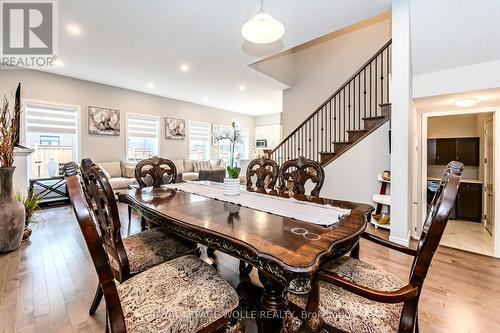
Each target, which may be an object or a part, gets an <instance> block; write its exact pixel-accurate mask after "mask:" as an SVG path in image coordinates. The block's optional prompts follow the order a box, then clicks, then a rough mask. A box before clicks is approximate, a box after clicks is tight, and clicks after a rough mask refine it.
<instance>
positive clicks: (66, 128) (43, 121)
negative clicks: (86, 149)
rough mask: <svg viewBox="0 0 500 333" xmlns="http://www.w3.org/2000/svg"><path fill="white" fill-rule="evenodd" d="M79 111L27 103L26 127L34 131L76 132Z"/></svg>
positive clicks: (29, 130)
mask: <svg viewBox="0 0 500 333" xmlns="http://www.w3.org/2000/svg"><path fill="white" fill-rule="evenodd" d="M76 124H77V112H76V110H74V109H68V108H58V107H56V106H45V105H37V104H27V105H26V128H27V131H28V132H32V133H33V132H34V133H57V134H61V133H63V134H76V133H77V130H76Z"/></svg>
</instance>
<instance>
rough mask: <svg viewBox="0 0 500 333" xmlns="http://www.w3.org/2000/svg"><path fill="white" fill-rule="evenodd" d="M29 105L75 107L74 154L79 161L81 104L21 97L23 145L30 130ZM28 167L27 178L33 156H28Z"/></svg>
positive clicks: (27, 177) (21, 140)
mask: <svg viewBox="0 0 500 333" xmlns="http://www.w3.org/2000/svg"><path fill="white" fill-rule="evenodd" d="M28 105H39V106H42V107H43V106H45V107H60V108H66V109H74V110H75V112H76V141H77V143H76V145H75V150H76V151H75V152H74V153H73V156H75V159H76V161H75V162H78V161H80V160H81V159H82V156H81V151H82V129H81V124H82V107H81V105H76V104H68V103H60V102H53V101H45V100H39V99H32V98H23V97H21V129H20V131H19V136H20V140H19V141H20V142H19V143H20V144H21V145H23V146H24V145H26V135H27V132H28V122H27V119H26V113H27V112H26V111H27V110H26V107H27V106H28ZM27 162H28V167H27V168H26V179H29V175H30V171H29V170H30V167H29V166H30V165H31V162H32V161H31V156H28V161H27Z"/></svg>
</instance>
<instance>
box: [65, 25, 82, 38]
mask: <svg viewBox="0 0 500 333" xmlns="http://www.w3.org/2000/svg"><path fill="white" fill-rule="evenodd" d="M66 29H67V30H68V32H69V33H70V34H72V35H74V36H79V35H80V34H81V33H82V30H80V27H79V26H77V25H75V24H68V25H67V26H66Z"/></svg>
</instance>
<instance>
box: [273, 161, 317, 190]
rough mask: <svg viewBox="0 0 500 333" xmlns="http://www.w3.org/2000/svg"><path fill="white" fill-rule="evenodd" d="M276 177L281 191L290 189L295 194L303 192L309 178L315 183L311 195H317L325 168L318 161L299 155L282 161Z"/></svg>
mask: <svg viewBox="0 0 500 333" xmlns="http://www.w3.org/2000/svg"><path fill="white" fill-rule="evenodd" d="M278 179H279V182H280V185H279V186H280V190H281V191H291V192H293V193H296V194H305V192H306V190H305V185H306V183H307V181H308V180H310V181H311V182H312V183H313V184H315V186H314V188H313V189H312V190H311V195H312V196H315V197H319V193H320V191H321V188H322V187H323V183H324V182H325V170H324V169H323V167H322V166H321V164H319V163H318V162H316V161H313V160H310V159H307V158H304V157H302V156H301V157H299V158H296V159H293V160H288V161H286V162H285V163H283V164H282V165H281V167H280V169H279V175H278ZM290 183H292V184H293V185H290Z"/></svg>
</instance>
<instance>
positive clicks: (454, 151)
mask: <svg viewBox="0 0 500 333" xmlns="http://www.w3.org/2000/svg"><path fill="white" fill-rule="evenodd" d="M450 161H459V162H462V163H463V164H464V165H468V166H479V138H446V139H428V140H427V164H429V165H447V164H448V163H449V162H450Z"/></svg>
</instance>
